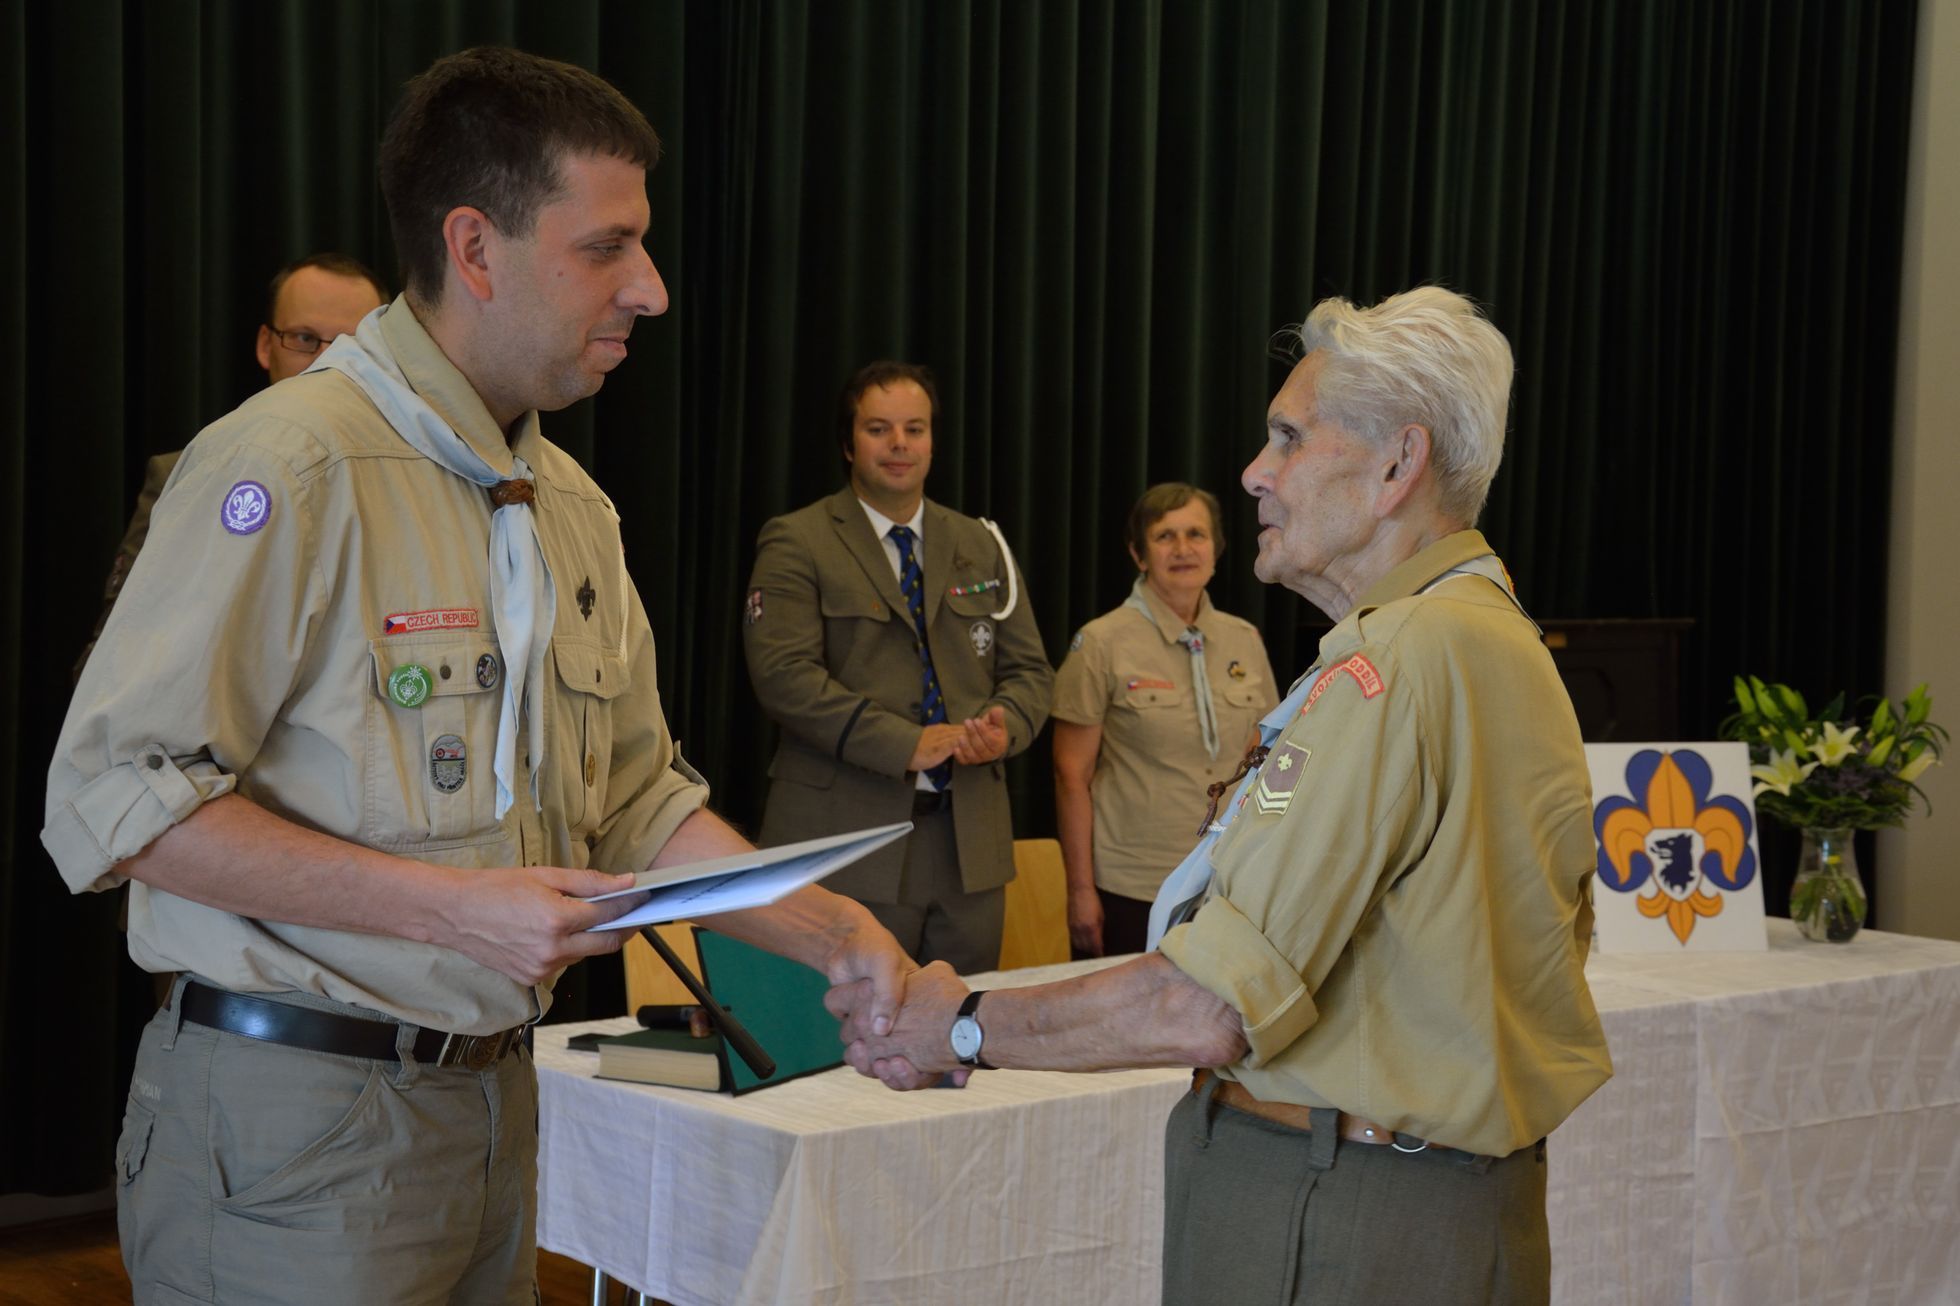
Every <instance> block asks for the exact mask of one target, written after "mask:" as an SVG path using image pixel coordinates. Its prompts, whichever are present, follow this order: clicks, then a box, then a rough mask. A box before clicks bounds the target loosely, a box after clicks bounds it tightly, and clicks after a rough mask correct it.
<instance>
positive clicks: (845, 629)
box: [743, 363, 1054, 974]
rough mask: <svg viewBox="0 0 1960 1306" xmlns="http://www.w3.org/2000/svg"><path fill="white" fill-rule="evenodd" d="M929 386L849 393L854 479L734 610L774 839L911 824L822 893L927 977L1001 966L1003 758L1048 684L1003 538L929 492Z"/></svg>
mask: <svg viewBox="0 0 1960 1306" xmlns="http://www.w3.org/2000/svg"><path fill="white" fill-rule="evenodd" d="M937 410H938V397H937V394H936V392H935V390H934V387H933V381H932V373H931V372H930V371H928V370H927V369H926V368H924V367H920V366H917V365H913V364H906V363H872V364H870V365H869V366H867V367H865V368H863V369H861V370H860V371H859V372H858V374H857V375H856V376H854V377H852V378H851V382H850V384H849V385H847V386H846V387H845V388H844V392H843V394H842V396H841V397H840V399H839V405H838V418H837V436H838V443H839V448H840V451H841V453H842V454H843V458H844V462H845V465H846V467H847V468H848V469H849V472H850V484H848V485H846V486H845V487H844V488H843V489H841V490H839V491H837V493H835V494H833V495H830V496H829V497H828V498H825V499H821V500H819V501H817V502H816V503H813V504H810V505H808V506H807V507H804V508H801V509H799V510H798V511H796V512H793V513H789V514H787V515H785V516H782V517H777V518H775V519H773V520H772V521H770V522H769V523H768V524H767V525H765V526H764V527H763V528H762V535H761V538H760V539H759V541H758V542H757V546H756V560H755V572H754V574H753V576H752V577H751V579H750V581H749V592H748V599H747V603H746V606H745V609H744V614H743V646H744V648H745V650H746V651H747V654H748V662H749V676H750V678H751V679H752V680H753V681H754V683H755V692H756V697H757V698H759V699H760V700H761V702H762V706H763V708H764V710H766V711H767V712H768V713H769V715H770V716H771V717H773V718H774V719H775V720H776V722H777V724H779V725H780V726H782V729H783V735H782V743H781V745H780V747H778V749H777V750H776V758H775V761H774V763H772V764H771V766H770V768H769V775H770V777H771V784H770V787H769V803H768V807H767V810H766V812H765V815H764V817H763V824H762V842H763V844H764V845H769V844H780V843H789V842H793V841H795V840H799V839H811V838H816V837H819V836H821V835H826V834H837V833H842V832H843V831H846V830H853V829H858V828H861V827H864V826H871V825H883V824H887V823H889V822H893V821H902V820H906V819H910V820H911V821H912V822H913V823H914V826H915V828H914V830H913V832H912V834H911V836H910V837H909V838H908V839H906V840H905V841H904V842H903V843H901V844H895V845H893V846H891V847H890V848H888V849H885V850H882V851H880V852H876V853H873V854H872V855H871V856H869V857H867V858H865V859H864V860H862V861H860V862H858V863H857V864H856V865H854V866H851V867H848V868H846V869H845V870H842V871H839V872H838V873H837V874H835V875H833V876H831V877H830V878H829V879H828V880H827V881H826V882H825V883H826V885H827V887H829V888H832V889H834V890H836V891H837V892H839V893H843V894H848V895H849V896H851V897H853V898H856V899H858V900H859V901H860V902H862V903H864V905H865V906H867V907H869V908H870V909H871V912H872V914H873V915H874V916H876V917H877V918H878V921H879V923H880V924H882V925H884V926H885V927H886V928H887V929H889V930H890V931H891V932H892V933H893V934H894V935H896V936H897V937H898V941H899V943H900V944H902V945H904V947H905V948H906V950H907V951H909V952H910V953H911V954H912V955H913V956H914V957H916V958H917V959H918V960H919V961H920V962H921V963H924V962H930V961H934V960H942V961H945V962H947V963H948V964H950V965H951V966H952V967H953V968H954V969H955V970H957V971H961V972H964V973H967V974H971V973H974V972H977V971H985V970H992V969H994V968H995V967H997V966H998V965H999V964H1000V931H1001V917H1002V912H1003V907H1004V904H1005V897H1006V885H1007V882H1008V881H1009V880H1011V879H1013V878H1014V852H1013V830H1012V828H1011V826H1010V824H1009V819H1008V803H1007V782H1006V775H1005V769H1004V765H1003V763H1004V761H1005V759H1006V758H1008V757H1011V756H1012V755H1014V754H1015V753H1018V752H1020V751H1021V750H1022V749H1024V748H1026V747H1027V746H1028V745H1029V744H1030V743H1032V742H1033V740H1034V737H1035V736H1036V735H1037V734H1039V733H1040V731H1041V727H1042V723H1043V722H1044V721H1045V720H1046V719H1047V716H1048V703H1049V697H1050V692H1051V689H1052V686H1053V683H1054V672H1053V671H1052V670H1051V669H1050V667H1049V665H1048V659H1047V657H1046V655H1045V654H1044V653H1043V651H1042V647H1041V635H1040V632H1039V631H1037V630H1036V628H1035V622H1034V615H1033V613H1032V612H1031V611H1029V609H1028V605H1027V603H1026V601H1025V596H1024V595H1022V593H1021V582H1020V577H1019V576H1018V574H1017V573H1016V570H1015V567H1014V559H1013V555H1012V554H1011V553H1009V551H1008V549H1007V546H1006V543H1005V542H1004V541H1003V540H1001V538H1000V536H999V535H998V533H996V532H994V531H993V530H992V529H991V528H990V526H989V525H988V524H986V523H983V522H981V521H977V520H975V519H974V518H972V517H967V516H963V515H961V514H959V513H956V512H953V511H952V510H951V509H949V508H945V507H942V506H941V505H939V504H936V503H933V502H931V501H930V500H928V499H926V497H925V481H926V474H927V473H928V472H929V471H930V470H931V467H932V425H933V418H934V417H935V416H936V414H937Z"/></svg>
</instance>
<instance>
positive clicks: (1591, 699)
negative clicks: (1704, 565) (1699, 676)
mask: <svg viewBox="0 0 1960 1306" xmlns="http://www.w3.org/2000/svg"><path fill="white" fill-rule="evenodd" d="M1539 625H1540V626H1541V627H1543V629H1544V631H1545V647H1546V648H1548V649H1550V650H1551V652H1552V661H1553V662H1554V663H1555V664H1556V665H1557V666H1558V674H1559V678H1560V679H1561V680H1563V681H1564V682H1565V692H1566V693H1568V694H1570V695H1571V696H1572V708H1573V710H1574V711H1575V712H1577V713H1578V715H1579V733H1580V735H1581V736H1582V737H1584V739H1585V741H1586V742H1587V743H1589V744H1618V743H1638V742H1644V741H1649V740H1652V741H1662V740H1673V739H1679V738H1681V636H1682V635H1683V634H1684V633H1686V632H1687V631H1688V629H1689V628H1690V627H1692V626H1693V625H1694V622H1693V621H1692V620H1690V619H1688V618H1686V617H1655V618H1614V619H1601V620H1588V621H1565V620H1552V621H1541V622H1540V623H1539Z"/></svg>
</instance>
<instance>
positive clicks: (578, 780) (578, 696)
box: [545, 638, 629, 838]
mask: <svg viewBox="0 0 1960 1306" xmlns="http://www.w3.org/2000/svg"><path fill="white" fill-rule="evenodd" d="M551 660H552V663H553V664H554V665H555V666H556V667H557V668H558V695H559V697H558V703H557V707H558V709H559V710H558V713H557V720H556V721H555V723H554V724H553V726H552V731H551V743H550V746H549V747H548V749H547V751H546V761H545V770H546V771H547V772H548V773H553V774H555V776H556V780H557V786H558V796H559V802H560V803H561V804H562V805H563V806H564V809H565V820H566V823H567V824H568V825H569V826H570V828H571V831H572V834H573V835H574V836H575V837H579V838H583V837H585V836H587V835H590V834H591V833H592V832H593V831H595V830H597V829H598V828H599V825H600V824H601V823H602V822H603V821H604V820H605V814H606V780H607V777H608V775H609V774H610V773H611V771H612V748H613V722H612V700H613V699H615V698H617V697H619V695H621V694H623V693H625V692H626V689H627V686H628V684H629V676H628V672H627V670H626V659H625V658H624V657H621V656H620V655H619V654H617V653H613V652H610V651H608V650H606V649H602V648H599V647H597V646H596V645H593V644H589V643H586V642H584V641H582V640H571V639H556V638H554V639H553V640H552V641H551ZM554 757H555V759H556V760H555V761H554V760H553V759H554ZM545 783H547V784H549V783H551V776H550V775H547V777H546V781H545Z"/></svg>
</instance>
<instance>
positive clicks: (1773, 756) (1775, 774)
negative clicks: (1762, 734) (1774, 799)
mask: <svg viewBox="0 0 1960 1306" xmlns="http://www.w3.org/2000/svg"><path fill="white" fill-rule="evenodd" d="M1818 765H1819V764H1818V763H1816V762H1799V761H1798V760H1797V750H1796V749H1794V748H1784V749H1772V750H1771V752H1770V755H1769V761H1768V762H1767V763H1765V764H1763V765H1761V766H1752V767H1750V768H1749V774H1750V775H1752V776H1754V777H1756V779H1757V780H1758V781H1759V782H1760V783H1758V784H1757V785H1756V787H1755V788H1754V789H1752V790H1751V791H1750V795H1749V796H1750V797H1752V798H1761V797H1762V796H1763V795H1764V794H1766V793H1770V794H1782V795H1783V796H1784V797H1785V798H1788V797H1789V796H1790V790H1791V788H1792V787H1793V786H1795V785H1799V784H1802V783H1803V782H1804V780H1805V779H1807V778H1808V777H1809V775H1810V773H1811V772H1812V771H1815V770H1816V769H1817V767H1818Z"/></svg>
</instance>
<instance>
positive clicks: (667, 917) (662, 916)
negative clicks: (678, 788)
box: [585, 821, 912, 930]
mask: <svg viewBox="0 0 1960 1306" xmlns="http://www.w3.org/2000/svg"><path fill="white" fill-rule="evenodd" d="M911 830H912V823H911V822H910V821H900V822H899V823H898V824H896V825H880V826H876V827H874V828H872V829H869V830H854V831H852V832H851V833H849V834H833V835H829V836H827V837H825V838H822V839H805V840H804V841H803V842H802V843H786V844H783V845H782V846H780V847H777V848H758V849H756V850H755V851H754V852H746V853H736V854H735V855H734V856H732V857H716V858H714V859H713V860H712V861H705V862H689V863H688V864H687V865H685V866H663V867H661V868H659V869H658V870H652V871H641V872H640V873H639V874H638V875H636V876H634V877H633V887H632V888H630V889H615V890H613V891H612V892H611V893H602V894H599V895H597V896H596V897H592V898H587V899H586V900H585V901H587V902H602V901H604V900H605V899H607V898H618V897H621V896H622V895H625V894H629V893H644V892H646V891H647V890H649V889H651V890H652V891H653V896H652V897H650V898H648V899H647V900H646V901H645V902H643V903H641V904H640V905H639V906H638V907H635V908H634V909H633V910H632V911H629V912H627V913H626V914H625V915H624V916H621V917H620V918H619V919H617V920H613V921H608V922H606V923H605V924H604V925H595V926H593V927H592V928H593V929H595V930H626V929H637V928H639V927H640V926H642V925H656V924H659V923H661V922H663V921H678V920H691V919H693V918H694V917H696V916H712V915H714V914H715V913H716V912H724V911H740V910H741V909H742V908H744V907H763V906H767V905H768V904H769V903H772V902H775V901H776V900H777V899H778V898H783V897H787V896H788V895H789V894H791V893H794V892H795V891H796V890H798V889H800V888H802V887H803V886H804V885H806V884H815V883H816V882H817V881H818V880H821V879H822V878H823V877H824V876H826V875H829V874H830V873H831V872H832V871H836V870H841V869H843V868H844V867H846V866H849V865H850V864H851V863H852V862H854V861H856V860H857V859H858V858H860V857H862V856H864V855H865V854H866V853H869V852H875V851H876V850H878V849H880V848H883V847H884V846H885V845H886V844H888V843H890V842H892V841H893V840H894V839H902V838H904V837H905V836H906V835H907V834H909V833H911Z"/></svg>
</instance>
